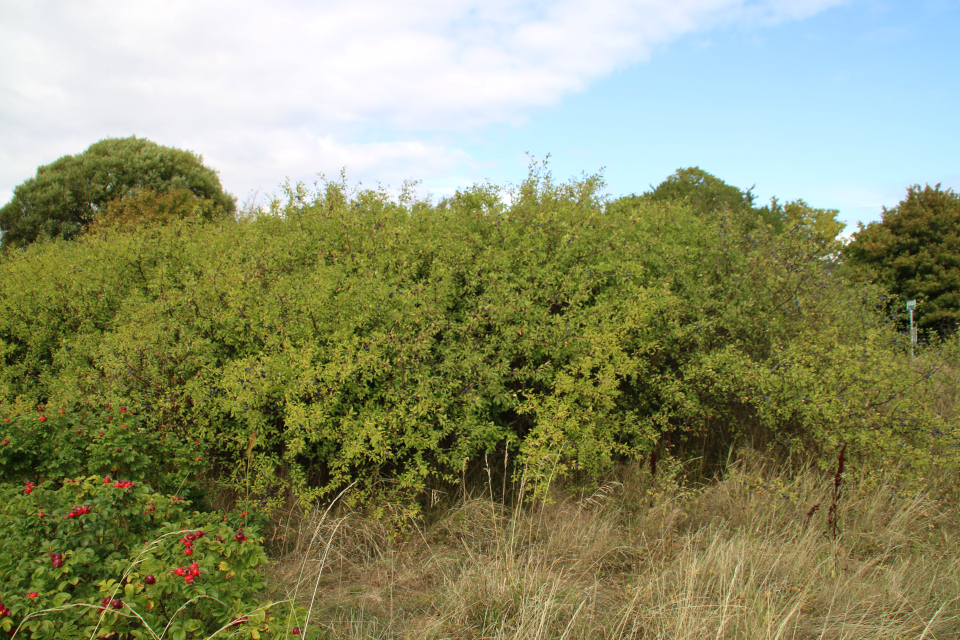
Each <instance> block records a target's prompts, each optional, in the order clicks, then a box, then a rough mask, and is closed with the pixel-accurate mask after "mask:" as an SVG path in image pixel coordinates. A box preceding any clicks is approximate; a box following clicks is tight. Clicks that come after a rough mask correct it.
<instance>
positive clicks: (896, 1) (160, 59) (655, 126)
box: [0, 0, 960, 232]
mask: <svg viewBox="0 0 960 640" xmlns="http://www.w3.org/2000/svg"><path fill="white" fill-rule="evenodd" d="M957 33H960V0H913V1H900V0H591V2H584V1H583V0H578V1H573V0H533V1H524V2H511V1H507V0H483V2H477V1H475V0H423V1H416V2H398V1H397V0H326V1H322V2H319V1H310V0H273V1H272V2H269V3H264V2H253V1H250V0H229V1H226V0H190V1H183V0H163V1H162V2H161V1H159V0H141V1H136V2H131V1H130V0H123V1H117V0H85V1H84V2H70V1H67V0H61V1H48V0H30V1H29V2H24V1H23V0H0V204H2V203H5V202H7V201H9V199H10V198H11V197H12V194H13V189H14V188H15V187H16V185H18V184H20V183H22V182H23V181H25V180H27V179H29V178H30V177H32V176H33V175H35V173H36V170H37V167H39V166H41V165H45V164H49V163H50V162H53V161H54V160H56V159H57V158H59V157H61V156H63V155H67V154H77V153H81V152H82V151H83V150H84V149H86V148H87V147H88V146H89V145H91V144H93V143H94V142H96V141H98V140H101V139H103V138H108V137H127V136H131V135H136V136H138V137H141V138H148V139H150V140H152V141H154V142H157V143H159V144H162V145H166V146H171V147H177V148H181V149H189V150H191V151H193V152H195V153H198V154H200V155H202V156H203V160H204V163H205V164H206V165H208V166H210V167H212V168H214V169H216V170H217V171H218V172H219V174H220V179H221V182H222V183H223V185H224V188H225V189H226V190H227V191H229V192H230V193H232V194H234V195H235V196H237V198H238V200H239V201H240V202H241V203H243V202H246V201H251V200H252V199H253V198H254V196H256V195H257V194H259V196H258V197H259V198H260V199H261V201H262V200H263V199H264V198H266V197H269V196H270V194H273V193H276V192H278V191H279V189H280V185H281V184H283V183H284V181H285V180H287V179H289V180H291V181H294V182H296V181H302V182H305V183H306V184H307V185H310V186H312V185H313V184H314V183H315V182H317V181H318V180H320V175H321V174H322V175H323V176H325V177H326V178H328V179H337V178H338V176H339V174H340V171H341V169H344V170H345V172H346V177H347V180H348V182H350V183H351V184H356V183H360V184H362V185H363V186H364V187H377V186H378V185H379V186H383V187H385V188H387V189H388V190H390V191H392V192H398V191H399V189H400V187H401V185H402V184H403V183H404V181H407V180H417V181H420V185H419V187H418V189H419V192H420V194H421V196H424V197H426V196H428V195H430V196H432V197H434V198H435V199H436V198H440V197H443V196H446V195H450V194H451V193H453V192H454V191H455V190H456V189H458V188H460V189H462V188H466V187H469V186H471V185H473V184H475V183H483V182H487V181H489V182H492V183H494V184H497V185H509V184H517V183H519V182H521V181H522V180H523V179H524V178H525V176H526V174H527V170H528V167H529V165H530V162H531V159H533V160H534V161H543V160H545V159H547V158H549V160H548V167H549V168H550V170H551V172H552V175H553V176H554V178H555V179H556V180H559V181H566V180H568V179H574V178H577V177H579V176H582V175H583V174H588V175H591V174H596V173H600V174H602V175H603V177H604V179H605V181H606V185H607V186H606V189H607V193H608V194H609V195H610V196H611V197H617V196H620V195H625V194H630V193H642V192H643V191H647V190H649V189H650V188H651V186H656V185H657V184H659V183H660V182H661V181H662V180H664V179H665V178H667V177H668V176H669V175H670V174H672V173H673V172H674V171H676V170H677V169H679V168H681V167H690V166H698V167H700V168H701V169H703V170H705V171H708V172H709V173H711V174H713V175H715V176H717V177H719V178H720V179H722V180H724V181H726V182H727V183H729V184H733V185H735V186H737V187H740V188H742V189H747V188H750V187H751V186H752V187H753V193H754V194H755V195H756V196H757V200H758V201H759V203H765V202H766V201H768V200H769V199H770V198H771V197H774V196H775V197H777V198H778V199H779V200H781V201H789V200H794V199H798V198H802V199H804V200H805V201H806V202H807V203H808V204H810V205H812V206H814V207H818V208H830V209H838V210H839V212H840V214H839V218H840V219H841V220H842V221H844V222H846V223H847V224H848V225H850V226H849V227H848V232H849V231H851V230H853V229H854V228H855V225H856V223H857V222H862V223H864V224H866V223H869V222H871V221H876V220H879V219H880V216H881V212H882V210H883V207H887V208H891V207H894V206H896V205H897V203H898V202H899V201H900V200H901V199H902V198H903V197H904V196H905V194H906V189H907V187H908V186H910V185H912V184H921V185H923V184H927V183H929V184H931V185H933V184H937V183H941V184H942V185H943V186H944V187H949V188H952V189H954V190H955V191H960V144H958V143H960V38H958V37H957Z"/></svg>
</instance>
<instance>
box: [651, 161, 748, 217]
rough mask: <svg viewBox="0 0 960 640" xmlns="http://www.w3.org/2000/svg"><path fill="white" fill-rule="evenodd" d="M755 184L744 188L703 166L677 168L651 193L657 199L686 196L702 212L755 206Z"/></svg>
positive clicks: (674, 198)
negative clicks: (719, 176) (724, 179)
mask: <svg viewBox="0 0 960 640" xmlns="http://www.w3.org/2000/svg"><path fill="white" fill-rule="evenodd" d="M752 190H753V189H752V188H751V189H747V190H746V191H741V190H740V189H738V188H737V187H734V186H733V185H729V184H727V183H726V182H724V181H723V180H721V179H719V178H717V177H716V176H713V175H711V174H709V173H707V172H706V171H704V170H703V169H701V168H700V167H688V168H685V169H677V171H676V172H675V173H674V174H673V175H671V176H669V177H668V178H667V179H666V180H664V181H663V182H661V183H660V184H659V185H657V188H656V189H654V190H653V191H651V192H649V193H648V194H647V196H648V198H649V199H650V200H652V201H653V202H670V201H681V200H686V201H687V202H688V204H689V205H690V207H691V208H692V209H693V211H694V212H695V213H697V214H699V215H708V216H709V215H716V214H721V213H729V212H746V211H750V210H751V209H753V200H754V195H753V193H752Z"/></svg>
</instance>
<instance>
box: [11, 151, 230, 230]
mask: <svg viewBox="0 0 960 640" xmlns="http://www.w3.org/2000/svg"><path fill="white" fill-rule="evenodd" d="M142 190H150V191H154V192H156V193H158V194H166V193H168V192H171V191H174V192H175V191H178V190H187V191H189V192H190V193H191V194H193V196H195V197H196V198H197V199H200V200H201V201H204V200H210V201H212V205H211V206H207V205H203V206H204V207H205V208H206V209H208V210H209V211H210V212H211V213H212V212H214V211H216V212H217V214H218V215H224V214H229V215H232V214H233V213H234V211H235V199H234V198H233V197H232V196H230V195H228V194H226V193H224V192H223V189H222V187H221V186H220V180H219V178H217V174H216V172H215V171H214V170H212V169H210V168H208V167H205V166H204V165H203V163H202V158H201V157H200V156H197V155H195V154H193V153H192V152H190V151H183V150H180V149H174V148H171V147H164V146H160V145H158V144H156V143H153V142H150V141H149V140H146V139H143V138H136V137H130V138H107V139H105V140H101V141H100V142H97V143H95V144H93V145H91V146H90V147H89V148H88V149H87V150H86V151H84V152H83V153H81V154H79V155H75V156H64V157H62V158H60V159H59V160H57V161H56V162H53V163H51V164H48V165H45V166H42V167H40V168H39V169H37V175H36V176H35V177H33V178H30V179H28V180H27V181H26V182H24V183H22V184H20V185H18V186H17V187H16V189H14V192H13V199H12V200H11V201H10V202H9V203H7V204H6V205H5V206H4V207H3V208H2V209H0V228H2V229H3V240H2V242H3V246H4V247H22V246H24V245H26V244H29V243H31V242H34V241H35V240H37V239H39V238H64V239H71V238H74V237H76V236H77V235H78V234H79V233H80V232H81V231H82V229H83V227H84V226H85V225H87V224H88V223H90V222H91V221H92V220H93V219H94V218H95V217H96V216H97V214H98V212H101V211H102V210H104V209H105V208H106V207H107V205H108V203H110V202H112V201H115V200H121V199H124V198H134V199H137V198H139V197H140V196H139V195H138V194H139V193H140V191H142Z"/></svg>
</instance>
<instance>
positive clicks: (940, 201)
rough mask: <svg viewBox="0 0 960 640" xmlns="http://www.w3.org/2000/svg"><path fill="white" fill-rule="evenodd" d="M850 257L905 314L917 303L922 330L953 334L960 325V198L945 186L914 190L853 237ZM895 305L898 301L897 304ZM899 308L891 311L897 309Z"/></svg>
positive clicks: (915, 187)
mask: <svg viewBox="0 0 960 640" xmlns="http://www.w3.org/2000/svg"><path fill="white" fill-rule="evenodd" d="M845 254H846V256H847V258H848V261H849V263H850V264H851V265H852V266H853V267H854V268H855V269H857V270H858V271H859V274H860V275H862V276H867V277H868V278H870V279H872V280H875V281H876V282H878V283H879V284H881V285H882V286H883V287H884V288H885V289H886V290H887V291H888V292H890V293H892V294H894V296H895V303H893V304H895V306H894V308H892V309H891V310H892V312H893V313H895V314H897V315H900V316H901V317H902V315H901V314H903V309H904V304H905V303H906V301H907V300H913V299H916V300H917V301H918V302H917V309H916V312H915V317H916V320H917V322H918V323H919V326H920V328H921V329H927V330H931V331H934V332H936V333H938V334H940V335H941V336H946V335H952V334H953V333H954V332H955V331H956V328H957V323H958V322H960V195H958V194H956V193H954V192H953V191H952V190H950V189H946V190H942V189H941V188H940V185H936V186H935V187H931V186H930V185H926V186H925V187H924V188H922V189H921V188H920V185H914V186H912V187H910V188H909V189H907V197H906V198H904V199H903V200H902V201H901V202H900V204H898V205H897V206H896V207H895V208H893V209H884V212H883V215H882V218H881V220H880V221H879V222H873V223H870V224H869V225H867V226H866V227H863V226H862V225H861V228H860V230H859V231H858V232H857V233H855V234H854V235H853V241H852V242H851V243H850V244H849V245H847V247H846V249H845ZM892 302H893V301H892ZM893 304H892V305H891V306H893Z"/></svg>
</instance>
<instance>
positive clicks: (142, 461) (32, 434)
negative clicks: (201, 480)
mask: <svg viewBox="0 0 960 640" xmlns="http://www.w3.org/2000/svg"><path fill="white" fill-rule="evenodd" d="M203 459H204V456H203V453H202V448H201V444H200V442H199V440H195V439H193V438H192V437H190V435H189V434H185V433H177V432H176V431H175V430H174V429H168V428H167V427H164V426H162V425H161V426H160V427H158V428H149V427H147V426H146V424H145V421H144V420H143V419H142V418H141V417H139V416H136V415H133V414H132V413H131V412H129V411H128V410H127V409H126V407H122V406H121V407H112V406H107V407H104V408H102V409H100V410H91V409H72V408H66V409H57V408H48V409H47V410H44V411H36V412H30V413H26V414H21V415H15V416H10V417H5V418H4V419H3V422H0V481H6V482H22V481H25V480H34V481H36V480H38V479H39V480H43V479H47V478H70V477H75V476H82V475H89V474H100V475H103V474H114V475H118V476H122V477H124V478H127V479H130V480H136V481H141V482H143V481H149V482H150V483H151V485H152V486H153V487H155V488H157V489H158V490H161V491H176V490H178V488H179V487H181V486H182V485H183V481H184V480H185V479H186V478H187V477H188V476H190V475H192V474H194V473H196V472H198V471H199V470H200V469H202V468H203V466H202V465H203V464H204V461H203Z"/></svg>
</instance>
